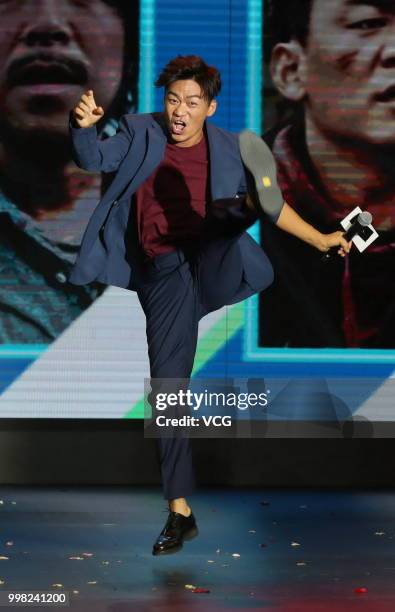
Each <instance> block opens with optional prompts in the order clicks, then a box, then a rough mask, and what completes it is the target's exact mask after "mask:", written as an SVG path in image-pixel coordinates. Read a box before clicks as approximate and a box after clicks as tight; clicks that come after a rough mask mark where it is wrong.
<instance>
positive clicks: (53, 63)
mask: <svg viewBox="0 0 395 612" xmlns="http://www.w3.org/2000/svg"><path fill="white" fill-rule="evenodd" d="M123 37H124V28H123V23H122V19H121V18H120V16H119V15H117V13H116V11H115V9H114V8H113V7H111V6H110V5H109V4H107V3H106V2H105V1H104V0H1V1H0V112H1V115H2V117H3V119H5V121H6V122H7V123H9V124H12V125H13V126H14V127H17V128H20V129H40V130H42V129H44V130H49V131H60V132H62V131H66V130H67V124H68V121H67V117H68V113H69V111H70V110H71V108H72V107H73V106H74V105H75V104H76V103H77V102H78V100H79V98H80V96H81V94H82V93H83V92H84V91H86V89H87V88H89V89H93V91H94V93H95V99H96V101H97V103H98V105H101V106H103V108H104V109H106V108H108V106H109V104H110V103H111V102H112V100H113V99H114V97H115V95H116V92H117V90H118V87H119V84H120V81H121V77H122V64H123V45H124V40H123Z"/></svg>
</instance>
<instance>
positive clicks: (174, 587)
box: [0, 486, 395, 612]
mask: <svg viewBox="0 0 395 612" xmlns="http://www.w3.org/2000/svg"><path fill="white" fill-rule="evenodd" d="M0 500H1V503H0V513H1V540H0V579H1V581H2V582H1V584H0V590H1V591H21V590H23V591H30V590H34V591H37V590H42V591H47V590H50V591H51V590H52V591H53V590H56V591H58V592H62V591H65V592H68V593H69V596H70V602H71V603H70V607H71V609H72V610H81V611H84V612H88V611H90V610H92V611H93V610H94V611H95V612H100V611H102V610H108V611H111V612H125V611H126V610H137V611H138V612H145V611H147V612H148V611H160V612H166V611H167V610H170V609H171V610H173V611H178V612H181V611H182V612H184V611H185V610H187V609H188V610H189V611H191V610H192V611H193V612H194V611H197V610H199V611H200V610H205V612H211V611H217V610H218V611H220V610H249V611H251V610H263V611H265V612H271V611H272V610H276V611H281V612H296V611H298V612H299V611H303V612H310V611H311V612H318V611H321V610H323V611H329V610H331V611H336V612H340V611H343V610H344V611H346V610H347V612H349V611H353V610H359V611H363V612H366V611H371V612H384V611H385V612H387V611H393V610H395V492H393V491H357V490H355V491H349V490H347V491H334V490H311V489H310V490H300V489H298V490H278V489H277V490H275V489H263V490H257V489H254V490H251V489H218V488H216V489H208V488H204V489H200V490H198V492H196V493H195V495H194V496H192V497H191V498H190V499H189V502H190V505H191V506H192V508H193V511H194V513H195V516H196V518H197V522H198V526H199V530H200V534H199V536H198V537H197V538H195V539H194V540H192V541H190V542H186V543H185V544H184V548H183V550H182V551H180V552H178V553H176V554H173V555H168V556H163V557H153V556H152V554H151V549H152V544H153V542H154V540H155V538H156V537H157V535H158V534H159V532H160V530H161V529H162V527H163V524H164V522H165V520H166V517H167V510H166V501H165V500H164V499H163V498H162V494H161V490H160V489H159V488H143V487H140V488H131V487H130V488H129V487H128V488H127V487H91V488H90V487H79V488H77V487H66V486H63V487H36V488H33V487H30V488H25V487H6V486H2V487H1V488H0ZM73 557H74V558H73ZM53 585H58V586H53ZM192 587H200V588H202V589H205V590H209V592H208V593H207V592H194V591H193V588H192ZM360 589H362V590H364V589H366V592H358V590H360ZM1 609H4V610H14V609H15V606H14V607H11V606H7V607H0V610H1ZM23 609H27V607H26V606H25V607H23ZM34 609H37V608H34ZM40 609H41V608H40ZM55 609H60V606H56V608H55Z"/></svg>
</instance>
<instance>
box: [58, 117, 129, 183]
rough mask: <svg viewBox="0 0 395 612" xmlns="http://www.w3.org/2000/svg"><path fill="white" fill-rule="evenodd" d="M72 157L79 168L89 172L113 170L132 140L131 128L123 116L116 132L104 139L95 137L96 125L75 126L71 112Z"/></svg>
mask: <svg viewBox="0 0 395 612" xmlns="http://www.w3.org/2000/svg"><path fill="white" fill-rule="evenodd" d="M69 132H70V136H71V148H72V158H73V160H74V161H75V163H76V164H77V166H78V167H79V168H82V169H83V170H87V171H89V172H114V171H115V170H118V168H119V165H120V163H121V161H122V160H123V158H124V157H125V155H126V154H127V152H128V150H129V148H130V145H131V144H132V141H133V129H132V128H131V127H130V126H129V124H128V122H127V120H126V119H125V116H124V115H123V116H122V117H121V119H120V120H119V125H118V129H117V132H116V134H114V136H110V137H109V138H106V139H105V140H100V139H98V137H97V129H96V126H95V125H93V126H92V127H89V128H80V127H77V126H76V124H75V123H74V121H73V117H72V112H71V113H70V118H69Z"/></svg>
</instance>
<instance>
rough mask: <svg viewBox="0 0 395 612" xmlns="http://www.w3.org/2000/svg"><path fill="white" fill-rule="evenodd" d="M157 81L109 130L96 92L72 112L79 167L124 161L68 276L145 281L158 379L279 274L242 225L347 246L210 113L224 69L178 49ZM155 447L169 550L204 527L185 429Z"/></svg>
mask: <svg viewBox="0 0 395 612" xmlns="http://www.w3.org/2000/svg"><path fill="white" fill-rule="evenodd" d="M156 85H157V86H158V87H164V92H165V97H164V111H163V112H162V113H155V114H143V115H124V116H122V117H121V119H120V122H119V129H118V132H117V133H116V134H115V135H114V136H113V137H111V138H108V139H107V140H104V141H100V140H97V133H96V128H95V123H96V122H97V121H98V120H99V119H100V117H101V116H102V114H103V112H104V111H103V109H102V108H101V107H100V106H99V107H98V106H97V105H96V102H95V100H94V95H93V91H91V90H89V91H88V92H87V93H86V94H84V95H83V96H82V98H81V100H80V102H79V104H78V105H77V106H76V107H75V108H74V109H73V111H72V113H71V118H70V131H71V137H72V144H73V157H74V160H75V162H76V163H77V165H78V166H80V167H82V168H84V169H85V170H88V171H94V172H97V171H102V172H114V171H116V176H115V178H114V180H113V182H112V184H111V185H110V187H109V188H108V190H107V191H106V193H105V194H104V196H103V198H102V199H101V201H100V202H99V204H98V206H97V208H96V210H95V212H94V214H93V215H92V217H91V219H90V221H89V224H88V226H87V228H86V231H85V234H84V238H83V241H82V245H81V249H80V252H79V255H78V257H77V260H76V263H75V265H74V268H73V270H72V272H71V275H70V281H71V282H73V283H75V284H77V285H81V284H85V283H90V282H92V281H93V280H98V281H100V282H102V283H105V284H108V285H115V286H119V287H125V288H128V289H132V290H135V291H137V293H138V297H139V300H140V303H141V305H142V308H143V309H144V313H145V315H146V319H147V341H148V352H149V360H150V374H151V379H152V381H155V380H158V379H162V380H163V379H165V380H166V379H175V378H177V379H188V378H189V377H190V374H191V371H192V367H193V361H194V356H195V351H196V343H197V335H198V324H199V320H200V319H201V318H202V317H203V316H205V315H206V314H207V313H209V312H211V311H213V310H216V309H218V308H221V307H222V306H224V305H228V304H233V303H235V302H238V301H240V300H244V299H245V298H247V297H249V296H251V295H253V294H254V293H256V292H258V291H261V290H262V289H264V288H266V287H267V286H268V285H270V284H271V282H272V280H273V270H272V267H271V264H270V262H269V260H268V258H267V256H266V255H265V253H264V251H263V250H262V249H261V248H260V247H259V245H258V244H256V243H255V241H254V240H253V239H252V238H251V237H250V235H249V234H248V233H246V231H245V230H246V229H247V228H248V227H249V226H250V225H251V224H252V223H254V222H255V221H256V220H257V218H258V216H259V215H260V216H265V217H266V218H265V222H268V219H269V222H275V223H276V224H277V225H278V226H279V227H281V228H282V229H285V230H286V231H289V232H291V233H293V234H294V235H296V236H298V237H299V238H301V239H303V240H305V241H307V242H309V243H310V244H313V245H314V246H316V247H317V248H318V249H320V250H322V251H326V250H328V249H329V248H330V247H331V246H336V245H339V246H341V249H340V252H341V254H344V252H345V251H347V250H348V249H349V244H348V243H347V242H346V241H345V240H344V238H343V237H342V234H341V232H334V233H333V234H329V235H327V236H325V235H323V234H321V233H320V232H318V231H316V230H315V229H314V228H313V227H312V226H310V225H308V224H307V223H305V222H304V221H303V220H302V219H301V218H300V217H299V216H298V215H297V213H295V212H294V211H293V210H292V209H291V208H290V207H288V205H287V204H286V203H284V202H283V199H282V196H281V192H280V191H279V189H278V187H277V183H276V171H275V165H274V162H273V158H272V156H271V154H270V152H269V150H268V149H267V147H266V145H265V144H264V143H263V141H261V140H260V139H259V138H257V137H254V135H253V134H248V133H247V134H244V136H243V137H242V138H241V140H240V144H239V140H238V137H237V136H236V135H235V134H232V133H230V132H227V131H225V130H222V129H220V128H217V127H215V126H214V125H212V124H211V123H207V122H206V119H207V118H208V117H211V116H212V115H213V114H214V113H215V110H216V97H217V95H218V93H219V91H220V87H221V81H220V75H219V72H218V70H217V69H216V68H214V67H210V66H208V65H207V64H206V63H205V62H204V61H203V60H202V59H201V58H199V57H196V56H178V57H177V58H175V59H173V60H171V61H170V62H169V63H168V64H167V66H166V67H165V68H164V69H163V71H162V73H161V74H160V76H159V78H158V80H157V82H156ZM240 148H241V153H242V156H243V161H244V162H245V165H246V166H247V167H248V168H249V170H250V171H249V172H248V171H247V173H246V172H245V167H244V166H243V163H242V159H241V157H240ZM247 184H248V189H247ZM247 191H248V196H247ZM154 386H155V385H154V383H153V382H152V387H153V392H154ZM157 390H158V387H156V388H155V392H156V391H157ZM151 395H152V394H151ZM158 449H159V460H160V465H161V473H162V481H163V488H164V497H165V499H167V500H168V502H169V516H168V519H167V521H166V524H165V527H164V528H163V530H162V532H161V533H160V535H159V537H158V539H157V540H156V542H155V544H154V548H153V554H166V553H169V552H174V551H176V550H179V549H180V548H181V546H182V543H183V539H184V538H186V537H191V536H192V535H193V534H194V533H196V532H197V528H196V521H195V517H194V515H193V513H192V510H191V508H190V507H189V505H188V503H187V501H186V497H187V496H188V495H189V494H190V493H191V492H192V491H193V489H194V474H193V469H192V457H191V448H190V442H189V439H188V438H185V437H179V436H175V437H164V436H159V437H158Z"/></svg>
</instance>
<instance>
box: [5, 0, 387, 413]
mask: <svg viewBox="0 0 395 612" xmlns="http://www.w3.org/2000/svg"><path fill="white" fill-rule="evenodd" d="M97 3H98V5H101V4H102V5H103V6H105V7H106V8H107V9H108V8H113V7H112V5H114V4H116V2H101V0H97ZM22 4H23V3H22ZM28 4H29V3H27V5H28ZM93 4H95V2H92V3H91V4H90V6H92V5H93ZM66 5H67V3H66V2H64V1H63V0H62V3H60V4H59V7H60V8H61V9H64V7H66ZM136 7H137V3H136V5H135V10H137V9H136ZM264 8H265V7H263V5H262V2H261V1H260V0H245V1H244V0H238V1H236V0H227V1H225V0H223V1H219V2H216V3H215V4H214V3H212V2H202V1H200V2H197V1H195V0H190V1H189V2H188V3H187V6H185V3H181V2H179V1H170V0H168V1H165V0H156V1H154V0H146V1H143V0H142V1H141V2H140V3H139V5H138V12H137V13H136V14H138V19H137V22H136V23H135V24H134V25H135V26H137V28H135V30H136V31H137V34H138V40H139V45H138V49H137V51H136V52H135V55H134V57H133V62H131V63H132V64H133V65H134V66H136V65H138V68H139V70H138V74H137V72H136V70H135V72H134V74H135V78H136V92H135V94H132V93H129V95H127V96H126V99H125V100H124V102H125V104H126V108H125V107H124V108H123V110H122V112H133V109H134V108H136V107H137V110H138V111H139V112H150V111H152V110H158V109H160V107H161V102H162V100H161V92H159V91H158V90H155V89H154V87H153V81H154V79H155V77H156V75H157V74H158V72H159V70H160V69H161V67H162V66H163V65H164V64H165V63H166V62H167V61H168V60H169V59H170V58H171V57H173V56H175V55H177V54H179V53H180V54H187V53H196V54H200V55H202V56H203V57H204V58H205V59H206V61H208V62H209V63H213V64H215V65H216V66H218V68H219V69H220V71H221V74H222V77H223V82H224V86H223V91H222V93H221V95H220V97H219V101H218V102H219V108H218V112H217V114H216V116H215V117H214V119H213V121H215V123H216V124H217V125H219V126H221V127H224V128H226V129H229V130H232V131H235V132H237V131H239V130H241V129H243V128H249V129H252V130H254V131H255V132H256V133H262V130H263V129H265V130H266V129H267V127H268V125H267V123H268V117H272V116H274V113H273V109H274V106H273V105H272V104H271V100H269V98H268V97H267V95H266V93H267V87H268V84H269V82H268V80H267V68H266V65H267V64H266V63H265V61H263V44H262V43H263V33H264V32H265V23H264V21H265V20H264ZM118 25H119V24H118ZM129 26H130V24H129ZM93 31H94V32H95V33H96V35H97V32H98V31H99V30H98V28H96V27H95V28H93ZM114 47H115V48H117V49H118V54H119V51H120V47H119V40H117V41H116V42H115V43H114ZM136 56H138V57H136ZM129 57H132V55H131V56H129ZM118 59H119V55H118ZM115 67H116V62H115V61H114V60H113V62H112V68H111V70H112V72H111V74H112V77H111V78H115V80H116V76H115V77H114V74H116V70H115ZM118 70H119V63H118ZM105 82H106V79H103V83H105ZM129 82H131V81H129ZM262 85H263V89H262ZM98 87H99V85H98ZM262 92H263V93H264V95H262ZM98 103H101V98H98ZM266 104H267V106H265V105H266ZM115 116H117V115H115ZM264 123H265V125H263V124H264ZM115 129H116V122H115V121H114V120H112V119H111V120H110V118H109V120H108V122H107V123H106V125H105V128H104V133H103V135H104V136H107V135H111V134H113V133H114V131H115ZM34 155H37V149H35V151H34ZM69 172H70V173H71V174H72V175H73V176H74V178H75V183H74V185H78V181H79V180H80V177H81V174H80V173H79V172H77V171H76V168H75V166H73V165H70V170H69ZM82 174H83V175H84V176H85V180H86V173H82ZM89 176H90V179H89V180H90V181H91V182H90V183H88V184H87V185H86V191H87V193H86V194H85V199H84V200H83V201H82V202H81V206H79V207H78V210H82V212H83V214H82V213H81V217H79V216H78V214H77V213H71V217H69V218H71V219H72V220H74V224H75V225H76V224H78V223H80V227H81V228H82V227H83V224H84V223H85V222H86V218H85V215H87V214H88V212H89V211H91V210H92V209H93V207H94V206H95V203H96V202H97V201H98V200H99V198H100V192H101V191H102V190H103V189H104V188H105V183H104V184H102V181H101V178H100V177H98V176H96V175H91V174H90V175H89ZM105 179H106V180H108V177H105ZM74 188H75V193H77V195H78V193H79V192H78V189H76V187H74ZM77 199H78V198H77ZM82 219H83V221H84V223H82V224H81V220H82ZM28 221H29V219H28ZM44 226H45V224H43V227H44ZM52 227H53V228H54V229H55V230H56V229H57V228H58V227H61V224H59V223H58V224H56V223H54V222H53V223H52ZM81 231H82V229H81ZM250 233H251V234H252V235H253V236H254V238H255V239H256V240H258V241H260V240H261V231H260V227H259V224H256V225H255V226H254V227H253V228H251V230H250ZM7 241H8V242H7ZM9 241H10V239H9V234H7V235H6V236H5V237H4V244H6V243H7V244H8V243H9ZM32 248H33V247H32V245H31V243H29V249H28V250H27V251H25V252H26V253H28V255H29V258H30V254H31V252H32V251H31V249H32ZM34 248H35V247H34ZM73 257H75V253H73V251H72V249H70V253H69V261H71V260H72V258H73ZM5 269H6V268H5V266H4V263H3V267H2V270H3V273H4V270H5ZM65 271H66V270H65V269H64V268H56V266H55V267H53V268H51V273H52V277H51V279H52V280H51V282H52V283H53V284H54V286H55V287H56V288H57V289H59V287H60V289H62V287H64V286H65V282H64V276H62V273H63V274H64V273H65ZM7 274H8V276H7V278H8V279H10V278H11V281H9V280H8V282H9V283H10V282H11V283H14V286H13V287H12V288H10V284H9V285H8V291H10V292H11V293H10V294H15V295H17V296H18V300H20V299H21V295H23V291H22V292H21V291H20V289H19V288H18V287H17V286H16V285H17V283H15V277H14V276H13V275H12V274H13V272H12V269H11V268H10V269H9V271H8V273H7ZM4 278H5V276H4V275H3V279H4ZM24 278H26V277H24ZM27 282H28V281H27ZM11 289H12V290H11ZM36 289H37V288H36ZM79 290H80V289H79ZM83 291H85V290H83ZM96 291H97V294H96V295H95V296H93V298H92V297H91V296H89V295H88V296H86V295H85V294H84V295H83V297H84V298H85V302H84V307H83V308H80V311H79V312H76V310H74V314H72V315H70V314H69V319H70V320H69V322H68V324H67V325H65V327H64V329H61V330H59V333H57V334H56V333H55V334H53V337H52V338H46V339H42V340H40V341H31V342H24V341H22V340H23V338H20V337H18V336H17V335H16V336H15V338H14V341H11V340H13V338H12V337H9V338H7V339H6V340H5V341H4V342H3V343H2V346H1V349H0V358H1V361H0V375H1V395H0V416H2V417H8V418H10V417H13V418H14V417H25V418H26V417H29V418H34V417H36V418H140V417H141V416H142V409H143V391H144V378H147V377H148V372H149V370H148V359H147V354H146V342H145V321H144V316H143V313H142V311H141V308H140V306H139V304H138V301H137V297H136V295H135V294H134V293H133V292H129V291H126V290H122V289H118V288H114V287H110V288H103V287H97V288H96ZM37 295H39V296H41V299H43V300H45V299H46V298H45V292H44V293H43V292H42V288H41V289H40V291H37ZM78 300H79V302H78ZM76 301H77V302H78V303H80V302H81V301H82V297H81V296H80V295H78V296H77V300H76V299H75V298H74V307H75V302H76ZM72 302H73V300H72ZM43 308H44V313H46V314H45V316H48V312H49V308H50V306H49V305H48V306H47V305H46V303H45V304H44V307H43ZM260 308H261V309H262V303H261V306H260V304H259V299H258V297H256V296H255V297H253V298H251V299H250V300H248V301H247V302H245V303H243V304H238V305H235V306H233V307H229V308H224V309H222V310H220V311H217V312H215V313H212V314H211V315H209V316H208V317H205V318H204V319H203V320H202V322H201V326H200V334H199V345H198V351H197V356H196V360H195V367H194V377H199V378H200V377H201V378H205V379H207V378H217V379H218V378H228V377H231V378H232V377H235V378H237V377H238V378H252V379H254V378H255V379H261V378H263V377H265V379H266V380H270V377H290V376H292V377H295V376H300V377H304V378H306V377H316V378H317V377H325V378H326V377H339V376H342V377H343V376H349V377H351V378H353V379H355V378H356V377H360V376H370V377H374V383H372V386H371V388H369V389H367V390H366V392H365V393H364V395H363V397H361V398H360V400H358V402H357V403H356V404H354V405H353V406H352V412H353V413H354V414H356V413H358V411H362V412H361V414H362V413H363V414H365V415H366V414H368V415H369V417H370V418H372V408H371V407H369V409H368V410H367V409H366V399H367V398H368V397H369V396H370V395H372V394H373V393H376V392H377V390H378V389H380V388H381V387H382V386H383V385H384V384H386V382H387V381H388V380H389V377H390V376H391V375H392V372H393V370H394V362H395V358H394V353H393V351H392V350H384V349H378V350H363V349H359V348H352V349H349V348H339V347H337V348H333V347H329V348H327V347H321V348H314V349H312V348H310V347H304V348H300V347H295V348H289V347H287V348H284V347H283V346H263V344H262V341H261V331H260V330H261V328H262V325H263V321H264V319H263V318H262V320H260V316H259V314H260ZM56 312H59V310H57V311H56ZM63 312H64V308H63ZM66 312H68V313H70V309H69V308H68V309H67V308H66ZM4 315H5V310H4V311H2V316H3V317H4ZM6 316H8V314H7V313H6ZM45 316H44V319H45ZM261 317H263V314H262V312H261ZM3 321H4V318H3ZM2 325H3V323H2ZM351 378H350V380H351ZM386 401H387V400H385V401H384V404H383V405H384V408H382V409H381V413H380V414H382V415H384V417H385V418H386V419H387V420H389V419H391V418H393V416H394V415H392V412H391V410H392V406H390V405H389V404H388V402H387V403H386ZM362 404H365V408H363V407H362ZM387 404H388V405H387ZM363 411H365V412H363ZM373 412H374V410H373ZM373 416H374V414H373ZM298 417H301V418H303V414H302V415H300V414H299V415H298Z"/></svg>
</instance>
